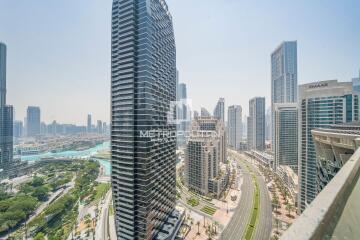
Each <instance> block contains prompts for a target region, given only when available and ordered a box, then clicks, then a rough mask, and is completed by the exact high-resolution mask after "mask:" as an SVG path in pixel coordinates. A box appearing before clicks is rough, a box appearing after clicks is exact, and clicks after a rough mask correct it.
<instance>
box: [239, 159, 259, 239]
mask: <svg viewBox="0 0 360 240" xmlns="http://www.w3.org/2000/svg"><path fill="white" fill-rule="evenodd" d="M246 167H247V169H248V170H249V172H250V173H251V174H252V178H253V183H254V186H255V190H254V196H255V198H254V201H253V207H252V212H251V217H250V221H249V223H248V225H247V228H246V230H245V235H244V236H243V238H242V239H244V240H251V239H252V238H253V235H254V232H255V227H256V223H257V221H258V217H259V208H260V189H259V184H258V182H257V179H256V177H255V175H254V172H253V171H252V170H251V169H250V167H249V166H248V165H247V164H246Z"/></svg>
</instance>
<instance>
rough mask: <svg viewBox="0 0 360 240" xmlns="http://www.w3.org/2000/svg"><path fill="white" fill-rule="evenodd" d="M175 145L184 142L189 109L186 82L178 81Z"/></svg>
mask: <svg viewBox="0 0 360 240" xmlns="http://www.w3.org/2000/svg"><path fill="white" fill-rule="evenodd" d="M177 101H178V104H177V119H178V122H177V124H178V126H177V131H178V134H177V145H178V147H183V146H184V145H185V143H186V135H187V134H186V132H187V131H188V129H189V124H190V123H191V122H190V116H189V115H190V109H188V107H189V106H188V104H187V91H186V84H185V83H179V85H178V89H177Z"/></svg>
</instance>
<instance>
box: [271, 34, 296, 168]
mask: <svg viewBox="0 0 360 240" xmlns="http://www.w3.org/2000/svg"><path fill="white" fill-rule="evenodd" d="M297 96H298V85H297V43H296V41H291V42H283V43H282V44H281V45H280V46H279V47H278V48H277V49H276V50H275V51H274V52H273V53H272V54H271V120H270V121H271V134H270V135H271V140H272V141H271V148H272V150H273V152H274V157H275V167H277V166H279V164H281V165H286V164H291V165H290V166H289V167H291V168H293V169H294V170H296V167H295V165H296V163H295V162H296V161H297V160H296V159H297V157H295V156H296V155H297V153H298V149H297V144H295V143H291V142H290V143H286V142H284V140H285V141H287V140H289V141H293V139H296V138H297V133H296V135H295V132H294V130H293V129H292V128H291V127H288V126H287V125H281V123H285V121H288V122H286V124H289V125H293V124H294V123H295V122H294V117H295V116H294V114H295V112H294V110H289V109H288V108H286V110H285V109H284V108H282V107H279V106H282V105H278V107H279V108H277V107H276V104H283V103H290V104H292V103H296V102H297ZM290 106H291V105H290ZM276 111H277V112H276ZM295 111H296V110H295ZM276 114H278V119H275V117H276V116H275V115H276ZM287 117H289V119H287V120H286V118H287ZM296 120H297V119H296ZM279 122H281V123H280V124H279ZM269 127H270V125H269V126H267V132H269ZM288 131H289V132H288ZM268 137H269V135H268ZM283 144H285V145H283Z"/></svg>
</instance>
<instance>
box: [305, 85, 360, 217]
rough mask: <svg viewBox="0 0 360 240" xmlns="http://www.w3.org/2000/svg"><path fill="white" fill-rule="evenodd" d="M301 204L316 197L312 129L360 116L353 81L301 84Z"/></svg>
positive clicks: (355, 118)
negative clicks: (353, 90)
mask: <svg viewBox="0 0 360 240" xmlns="http://www.w3.org/2000/svg"><path fill="white" fill-rule="evenodd" d="M300 91H301V92H300V93H299V94H300V106H299V107H300V109H299V121H300V123H299V124H300V125H299V128H300V129H299V130H300V131H299V135H300V136H299V144H300V148H299V181H300V182H299V187H300V191H299V192H300V194H299V204H300V205H299V207H300V211H303V210H304V209H305V208H306V206H307V204H310V203H311V202H312V201H313V199H314V198H315V197H316V195H317V193H318V190H317V187H316V180H317V170H316V152H315V145H314V142H313V138H312V134H311V130H313V129H316V128H327V127H329V126H330V125H333V124H340V123H344V122H351V121H357V120H358V119H359V97H358V95H356V94H353V92H352V84H351V83H338V82H337V81H336V80H333V81H324V82H318V83H314V84H305V85H302V86H301V87H300Z"/></svg>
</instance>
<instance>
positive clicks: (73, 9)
mask: <svg viewBox="0 0 360 240" xmlns="http://www.w3.org/2000/svg"><path fill="white" fill-rule="evenodd" d="M167 3H168V5H169V9H170V12H171V14H172V16H173V22H174V31H175V41H176V47H177V68H178V69H179V73H180V82H184V83H186V84H187V88H188V97H189V98H190V99H191V100H192V104H193V108H194V109H195V110H199V109H200V107H201V106H204V107H206V108H207V109H208V110H209V111H210V112H212V111H213V109H214V107H215V104H216V102H217V99H218V98H220V97H224V98H225V101H226V106H229V105H234V104H237V105H241V106H242V107H243V114H245V115H247V112H248V102H249V99H250V98H253V97H255V96H264V97H266V105H267V106H269V105H270V93H271V92H270V91H271V88H270V86H271V85H270V83H271V76H270V54H271V52H272V51H273V50H274V49H275V48H276V47H277V46H279V44H280V43H281V42H283V41H286V40H297V43H298V82H299V84H303V83H309V82H314V81H321V80H329V79H338V80H339V81H350V79H351V78H352V77H356V76H358V72H359V68H360V31H359V28H360V14H359V12H358V10H359V9H360V1H357V0H348V1H336V0H317V1H313V0H301V1H300V0H298V1H288V0H273V1H268V0H258V1H250V0H248V1H243V0H167ZM110 24H111V0H61V1H58V0H32V1H28V0H16V1H14V0H0V41H1V42H4V43H6V44H7V46H8V68H7V87H8V99H7V101H8V103H9V104H12V105H14V107H15V111H16V119H23V118H24V116H25V112H26V107H27V106H28V105H35V106H40V107H41V111H42V120H43V121H45V122H51V121H53V120H57V121H58V122H62V123H76V124H83V125H85V124H86V117H87V114H88V113H91V114H92V115H93V119H94V120H97V119H101V120H104V121H109V118H110V47H111V46H110V44H111V42H110V37H111V36H110V27H111V25H110Z"/></svg>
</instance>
